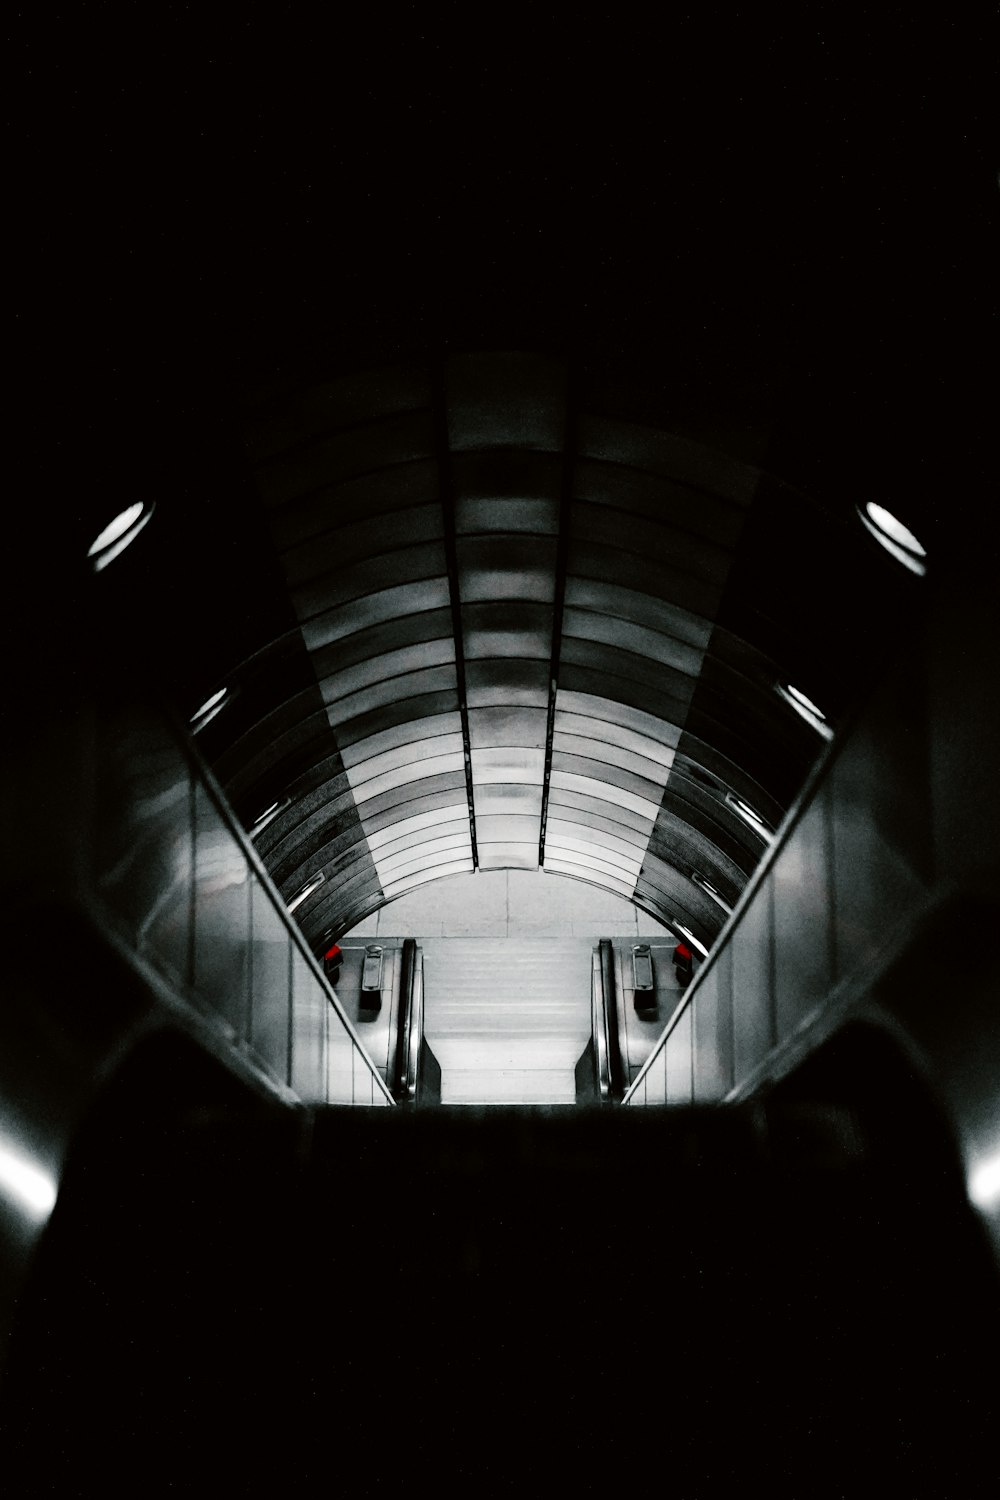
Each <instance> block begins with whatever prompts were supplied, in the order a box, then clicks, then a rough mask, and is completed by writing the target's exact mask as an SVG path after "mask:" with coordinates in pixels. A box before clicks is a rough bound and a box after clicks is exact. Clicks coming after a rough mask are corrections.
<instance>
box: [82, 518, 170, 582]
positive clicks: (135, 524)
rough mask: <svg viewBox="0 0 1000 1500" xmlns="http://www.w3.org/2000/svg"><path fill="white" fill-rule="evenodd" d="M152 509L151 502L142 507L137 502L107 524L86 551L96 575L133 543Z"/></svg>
mask: <svg viewBox="0 0 1000 1500" xmlns="http://www.w3.org/2000/svg"><path fill="white" fill-rule="evenodd" d="M154 509H155V506H154V503H153V501H150V502H149V503H148V504H147V505H144V504H143V503H142V501H141V500H137V501H136V502H135V503H134V504H133V505H129V506H127V507H126V508H125V510H123V511H119V513H118V515H117V516H115V518H114V520H113V521H109V522H108V524H107V526H105V528H104V530H103V531H102V532H101V533H100V534H99V535H98V536H96V537H95V538H94V540H93V542H92V543H91V544H90V546H89V547H88V549H87V556H88V557H89V558H91V559H92V560H93V564H94V571H95V572H96V573H99V572H100V571H101V569H102V568H106V567H107V565H108V563H109V562H113V561H114V559H115V558H116V557H118V556H119V554H120V553H122V552H124V551H125V548H126V547H127V546H129V544H130V543H131V542H134V541H135V539H136V537H137V536H138V535H139V533H140V531H141V530H142V529H143V527H144V526H145V525H146V523H147V521H148V520H149V519H150V517H151V516H152V514H153V511H154Z"/></svg>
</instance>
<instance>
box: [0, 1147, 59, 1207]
mask: <svg viewBox="0 0 1000 1500" xmlns="http://www.w3.org/2000/svg"><path fill="white" fill-rule="evenodd" d="M56 1191H57V1189H56V1184H55V1181H54V1179H53V1177H52V1174H51V1172H50V1171H48V1169H47V1168H46V1167H45V1166H44V1165H43V1164H42V1163H41V1162H40V1161H37V1160H36V1159H35V1158H34V1157H33V1156H31V1155H30V1154H29V1153H27V1152H26V1151H25V1150H24V1149H23V1148H22V1147H21V1146H20V1145H18V1144H16V1143H14V1142H9V1141H8V1140H7V1139H6V1138H5V1137H0V1194H2V1195H3V1197H5V1198H6V1199H7V1200H8V1201H9V1202H11V1203H13V1204H15V1205H16V1206H17V1207H18V1208H19V1209H20V1211H21V1213H22V1215H23V1216H24V1217H26V1218H29V1219H31V1220H33V1221H34V1222H35V1223H36V1224H43V1223H44V1222H45V1220H46V1219H47V1218H48V1217H49V1214H50V1213H51V1212H52V1210H53V1208H54V1207H55V1202H56Z"/></svg>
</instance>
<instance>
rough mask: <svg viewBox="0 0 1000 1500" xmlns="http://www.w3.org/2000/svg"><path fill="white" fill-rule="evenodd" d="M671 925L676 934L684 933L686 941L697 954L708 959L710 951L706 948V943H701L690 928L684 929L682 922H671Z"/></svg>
mask: <svg viewBox="0 0 1000 1500" xmlns="http://www.w3.org/2000/svg"><path fill="white" fill-rule="evenodd" d="M670 925H671V927H672V928H673V929H674V931H675V932H680V933H683V935H684V938H685V941H686V942H688V943H690V945H691V947H692V948H694V950H695V951H696V952H697V953H700V954H701V956H702V958H707V957H708V949H707V948H706V947H705V944H704V943H699V941H698V939H697V938H696V937H695V935H694V933H693V932H692V931H691V929H690V927H684V926H682V924H681V923H680V922H671V924H670Z"/></svg>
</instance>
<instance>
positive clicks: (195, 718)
mask: <svg viewBox="0 0 1000 1500" xmlns="http://www.w3.org/2000/svg"><path fill="white" fill-rule="evenodd" d="M228 701H229V689H228V688H227V687H223V688H220V689H219V691H218V692H217V693H213V694H212V696H211V698H206V699H205V701H204V703H203V704H202V705H201V707H200V708H199V709H198V710H197V711H196V712H195V713H193V714H192V715H191V728H192V730H193V731H194V733H195V734H197V733H198V731H199V729H204V727H205V725H206V724H210V723H211V721H212V720H213V719H214V718H215V716H216V714H217V713H219V712H220V710H221V709H223V708H224V707H225V705H226V703H227V702H228Z"/></svg>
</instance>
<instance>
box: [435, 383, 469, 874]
mask: <svg viewBox="0 0 1000 1500" xmlns="http://www.w3.org/2000/svg"><path fill="white" fill-rule="evenodd" d="M431 399H432V402H433V411H434V442H435V448H436V451H437V459H438V469H439V473H440V476H441V514H442V518H443V528H444V555H445V566H446V569H447V572H448V598H449V602H450V604H451V628H452V632H453V634H454V637H455V682H456V686H457V689H458V711H459V715H460V717H461V722H462V755H463V759H464V763H465V794H466V796H467V798H468V801H469V842H470V844H471V846H472V868H473V869H474V870H478V869H479V846H478V844H477V841H476V803H475V794H474V791H473V785H472V739H471V736H470V733H469V702H468V695H467V693H466V685H465V646H464V642H463V638H462V596H461V593H460V591H459V583H458V547H457V542H456V527H455V475H454V471H453V467H452V458H451V445H450V442H449V438H448V408H447V398H446V395H445V378H444V366H443V364H442V363H441V362H440V361H438V362H436V363H435V366H434V371H433V375H432V380H431Z"/></svg>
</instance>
